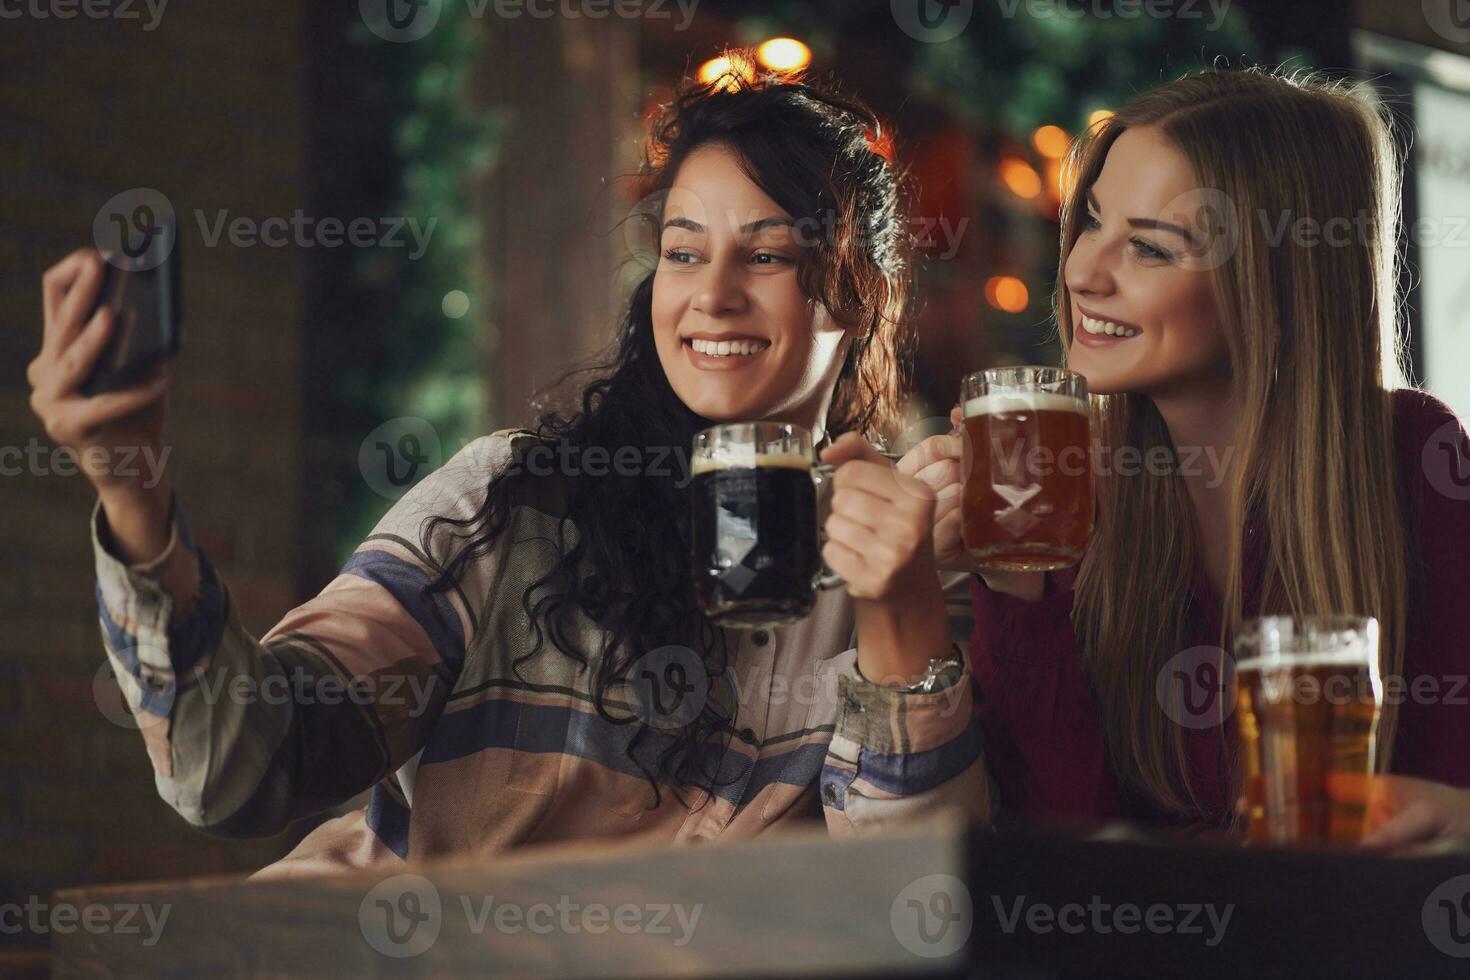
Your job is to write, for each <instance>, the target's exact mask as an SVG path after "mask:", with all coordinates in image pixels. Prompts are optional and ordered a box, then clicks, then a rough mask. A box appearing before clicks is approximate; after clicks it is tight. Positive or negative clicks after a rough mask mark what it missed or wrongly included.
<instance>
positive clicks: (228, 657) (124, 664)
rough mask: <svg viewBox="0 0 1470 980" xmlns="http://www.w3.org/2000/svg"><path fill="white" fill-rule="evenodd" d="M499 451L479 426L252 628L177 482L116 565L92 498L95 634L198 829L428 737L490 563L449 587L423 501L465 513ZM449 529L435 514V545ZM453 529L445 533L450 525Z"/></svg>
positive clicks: (313, 804)
mask: <svg viewBox="0 0 1470 980" xmlns="http://www.w3.org/2000/svg"><path fill="white" fill-rule="evenodd" d="M509 458H510V442H509V439H508V438H507V437H506V436H505V435H503V434H499V433H497V434H496V435H494V436H486V437H483V438H480V439H477V440H475V441H473V442H471V443H469V444H468V445H467V446H465V447H464V448H463V449H462V450H460V452H458V453H457V454H456V455H455V456H454V457H453V458H452V459H451V460H450V461H449V462H447V463H446V464H445V465H444V466H443V467H441V468H440V469H439V470H436V471H435V472H433V473H431V474H430V475H429V476H427V477H425V478H424V479H423V480H422V481H420V482H419V483H418V484H416V485H415V486H413V487H412V488H411V489H410V490H409V491H408V492H407V493H406V494H404V495H403V496H402V497H401V498H400V499H399V500H397V501H396V502H395V503H394V504H393V505H392V507H391V508H390V509H389V510H388V512H387V514H386V515H385V516H384V517H383V518H382V520H380V521H379V522H378V524H377V526H376V527H375V528H374V529H373V532H372V534H371V535H369V536H368V538H367V539H366V540H365V541H364V542H363V543H362V544H361V545H359V546H358V548H357V549H356V551H355V552H354V554H353V555H352V557H351V558H350V559H349V560H348V561H347V563H346V565H345V566H344V567H343V568H342V570H341V572H340V573H339V574H338V575H337V576H336V578H334V579H333V580H332V581H331V582H330V583H328V584H327V586H326V588H324V589H323V590H322V591H321V592H320V593H319V594H318V595H317V596H316V597H314V598H312V599H310V600H309V601H307V602H305V603H304V604H302V605H300V606H298V607H296V608H295V609H293V610H291V611H290V612H288V613H287V614H286V616H285V618H283V619H282V620H281V621H280V622H279V623H277V624H276V625H275V626H274V627H273V628H271V629H270V630H269V631H268V632H266V633H265V634H263V635H262V636H261V637H259V638H256V637H254V636H252V635H251V634H250V632H249V631H248V630H247V629H246V628H245V627H244V626H243V625H242V623H241V621H240V613H239V610H238V609H237V608H236V606H235V605H234V603H233V602H232V601H231V597H230V591H229V588H228V587H227V586H226V585H225V584H224V583H223V582H221V581H220V579H219V578H218V576H217V575H216V574H215V571H214V569H213V567H212V565H211V564H210V562H209V560H208V558H207V557H206V556H205V554H204V552H203V551H201V550H200V549H199V547H198V546H197V545H196V544H195V542H194V540H193V537H192V535H191V534H190V532H189V526H188V522H187V520H186V519H185V516H184V513H183V511H182V509H181V508H180V507H179V505H178V501H177V499H175V500H174V501H173V503H172V506H171V521H172V528H171V534H170V540H169V544H168V546H167V548H166V549H165V551H164V553H163V554H162V555H160V556H159V557H158V558H157V559H155V560H154V561H152V562H149V563H146V564H139V565H126V564H124V563H123V562H121V561H119V560H118V558H117V557H116V556H115V554H114V553H113V551H112V550H111V537H110V533H109V531H108V528H107V523H106V517H105V515H104V513H103V512H102V509H101V506H100V504H99V505H98V506H97V507H96V508H94V510H93V513H92V540H93V550H94V555H95V559H96V567H97V599H98V611H99V618H100V624H101V631H102V638H103V643H104V646H105V647H106V651H107V656H108V658H109V659H110V660H111V662H112V667H113V671H114V674H115V675H116V676H117V679H118V683H119V686H120V687H121V689H122V692H123V695H124V697H125V698H126V700H127V702H128V706H129V708H130V709H131V711H132V713H133V714H132V722H133V725H134V726H135V727H137V728H138V729H139V730H140V732H141V734H142V736H143V739H144V743H145V745H146V746H147V749H148V754H149V758H150V760H151V761H152V764H153V770H154V782H155V784H156V786H157V788H158V792H159V794H160V796H162V798H163V799H164V801H165V802H167V803H168V804H169V806H171V807H173V808H174V809H175V810H176V811H178V812H179V813H180V814H181V815H182V816H183V817H184V818H185V819H186V820H188V821H189V822H190V823H191V824H193V825H194V826H196V827H198V828H200V829H201V830H205V831H208V832H210V833H216V834H219V835H222V836H240V837H249V836H265V835H270V834H275V833H278V832H279V831H280V830H282V829H283V828H285V827H286V826H287V825H288V824H290V823H291V822H292V821H293V820H297V819H299V818H302V817H305V816H309V815H311V814H314V813H317V812H320V811H322V810H324V809H327V808H329V807H331V806H335V805H337V804H339V803H341V802H343V801H345V800H348V799H351V798H352V797H353V796H355V795H357V794H358V793H360V792H362V791H363V790H364V789H366V788H368V787H369V786H372V785H373V784H374V783H376V782H378V781H379V780H381V779H383V778H384V777H385V776H386V775H387V774H388V773H391V772H393V771H394V770H396V769H397V768H398V767H400V766H402V765H403V764H404V763H405V762H406V761H407V760H409V759H410V758H411V757H412V756H413V755H414V754H415V753H417V752H418V751H419V750H420V749H421V748H422V747H423V745H424V743H425V741H426V740H427V738H428V734H429V730H430V729H431V727H432V726H433V723H434V721H435V719H436V718H437V717H438V715H439V713H440V711H441V709H442V707H443V704H444V701H445V699H446V698H447V697H448V694H449V691H450V690H451V688H452V686H453V684H454V681H455V679H456V678H457V677H458V675H459V671H460V668H461V666H462V664H463V662H464V657H465V654H466V651H467V650H468V649H469V648H470V645H471V644H472V643H473V640H474V636H475V631H476V617H477V615H478V614H479V612H480V609H479V601H478V599H476V600H475V601H474V602H471V601H469V598H468V597H483V596H484V595H485V594H486V593H487V590H488V583H489V579H490V576H491V574H492V571H491V562H490V560H489V559H488V558H486V559H476V560H472V561H471V562H470V563H469V564H468V566H467V572H466V574H465V575H463V576H462V577H461V578H460V579H459V581H458V582H457V583H456V585H455V586H454V587H453V588H451V589H450V590H449V591H447V592H442V593H437V594H428V593H426V592H425V591H424V589H423V586H424V585H426V584H427V583H428V582H429V581H430V580H431V578H432V575H431V572H432V571H434V570H435V567H436V566H434V565H433V563H431V562H430V560H429V557H428V556H427V555H426V554H425V553H424V552H423V551H422V549H421V547H420V537H419V530H420V524H421V522H422V521H423V519H424V518H426V517H428V516H431V515H444V516H449V517H455V518H467V517H470V516H472V515H473V514H474V513H475V512H476V510H477V509H478V507H479V506H480V504H481V503H482V502H483V500H484V494H485V488H486V485H487V484H488V483H489V481H490V480H491V479H492V478H493V477H494V475H495V474H497V473H499V472H501V471H502V469H503V468H504V467H505V465H506V464H507V462H508V461H509ZM451 533H458V534H460V535H463V534H465V533H467V531H466V530H461V529H456V528H454V527H453V526H445V525H439V526H437V527H436V528H435V531H434V535H435V545H434V549H433V551H434V557H435V558H437V559H441V560H442V559H443V558H444V557H445V553H446V550H447V549H446V544H445V542H446V541H449V540H450V538H449V536H450V534H451ZM451 543H452V542H451Z"/></svg>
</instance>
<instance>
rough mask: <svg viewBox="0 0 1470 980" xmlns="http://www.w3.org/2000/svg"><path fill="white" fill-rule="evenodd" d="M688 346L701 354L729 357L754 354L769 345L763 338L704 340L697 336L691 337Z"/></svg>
mask: <svg viewBox="0 0 1470 980" xmlns="http://www.w3.org/2000/svg"><path fill="white" fill-rule="evenodd" d="M689 346H690V347H693V348H694V349H695V350H696V351H698V352H699V353H701V354H708V355H709V356H710V357H729V356H731V355H742V356H743V355H747V354H755V353H757V352H759V351H763V350H765V349H766V348H767V347H769V346H771V345H770V343H769V342H768V341H764V340H704V339H702V338H699V337H694V338H691V339H690V341H689Z"/></svg>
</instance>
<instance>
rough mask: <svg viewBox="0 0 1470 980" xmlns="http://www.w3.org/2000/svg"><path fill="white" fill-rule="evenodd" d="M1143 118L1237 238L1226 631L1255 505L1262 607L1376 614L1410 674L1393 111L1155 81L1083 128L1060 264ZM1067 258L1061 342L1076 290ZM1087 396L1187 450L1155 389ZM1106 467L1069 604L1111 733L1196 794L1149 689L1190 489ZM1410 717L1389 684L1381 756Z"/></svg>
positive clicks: (1213, 78)
mask: <svg viewBox="0 0 1470 980" xmlns="http://www.w3.org/2000/svg"><path fill="white" fill-rule="evenodd" d="M1143 126H1150V127H1156V129H1157V130H1158V131H1159V132H1160V133H1161V134H1162V135H1163V136H1164V137H1165V138H1166V139H1167V140H1168V141H1169V142H1170V143H1171V144H1172V145H1173V146H1174V147H1176V148H1177V149H1178V150H1179V151H1180V152H1181V153H1182V154H1183V155H1184V157H1185V158H1186V159H1187V160H1188V161H1189V162H1190V164H1191V165H1192V167H1193V169H1194V174H1195V177H1196V178H1197V180H1198V182H1199V185H1200V187H1202V188H1208V189H1210V190H1211V191H1214V192H1218V193H1217V194H1211V195H1210V196H1211V198H1212V203H1214V204H1215V205H1217V206H1218V207H1219V208H1220V210H1221V214H1220V218H1221V219H1222V220H1223V221H1224V222H1225V223H1226V224H1224V225H1222V226H1221V227H1223V228H1224V229H1225V230H1226V232H1227V234H1225V236H1224V238H1223V239H1222V240H1223V243H1224V246H1225V247H1229V248H1232V251H1230V252H1229V253H1228V258H1225V259H1224V261H1223V262H1222V263H1221V264H1218V265H1217V266H1216V267H1215V269H1214V271H1213V273H1212V280H1213V286H1214V295H1215V302H1216V304H1217V310H1218V314H1219V318H1220V323H1221V325H1222V328H1223V331H1224V334H1225V337H1226V339H1227V341H1228V350H1229V358H1230V367H1231V372H1232V379H1231V382H1230V384H1231V389H1232V397H1233V400H1234V403H1235V405H1236V406H1237V407H1238V411H1239V422H1238V428H1237V430H1236V432H1235V439H1234V445H1235V455H1234V459H1233V462H1232V464H1231V466H1230V474H1229V476H1230V493H1231V498H1230V499H1231V536H1230V541H1231V545H1230V553H1229V566H1228V567H1229V572H1228V578H1227V582H1228V586H1227V588H1226V594H1225V595H1224V596H1223V597H1222V599H1223V605H1222V615H1221V627H1222V628H1221V635H1220V645H1221V646H1222V647H1223V648H1225V649H1226V650H1228V649H1229V646H1230V644H1229V637H1230V636H1231V635H1232V634H1233V633H1234V632H1235V630H1236V629H1237V627H1238V625H1239V623H1240V620H1241V615H1242V614H1241V604H1242V584H1241V575H1242V567H1243V557H1242V538H1243V535H1244V527H1245V522H1246V515H1247V513H1250V512H1255V513H1258V514H1260V516H1261V517H1262V518H1263V519H1264V521H1265V525H1266V527H1267V528H1268V529H1269V534H1268V537H1269V543H1270V549H1269V552H1268V553H1267V554H1266V556H1265V561H1266V568H1265V574H1264V576H1263V578H1262V582H1261V594H1260V610H1259V611H1260V613H1261V614H1262V615H1266V614H1269V613H1282V614H1296V615H1305V614H1313V613H1348V614H1358V615H1371V616H1376V617H1377V618H1378V620H1379V623H1380V628H1381V649H1380V669H1381V671H1382V673H1383V675H1384V676H1385V677H1388V676H1390V675H1398V674H1399V673H1400V671H1401V666H1402V661H1403V647H1404V630H1405V619H1406V611H1405V609H1406V603H1407V597H1406V593H1407V586H1406V574H1407V573H1406V565H1407V557H1406V552H1405V547H1406V544H1405V539H1406V535H1405V532H1404V527H1403V523H1402V521H1401V520H1400V518H1399V515H1400V511H1399V508H1398V498H1399V493H1398V490H1397V488H1396V474H1395V466H1394V459H1395V457H1394V447H1393V418H1392V397H1391V391H1392V389H1394V388H1397V387H1399V386H1400V385H1401V384H1402V383H1403V379H1404V376H1405V371H1404V369H1403V360H1402V358H1403V348H1402V344H1401V342H1400V341H1399V331H1398V314H1397V311H1398V299H1397V296H1398V294H1397V262H1396V255H1397V251H1396V249H1397V237H1398V227H1399V186H1400V170H1399V164H1398V155H1397V153H1396V150H1395V145H1394V142H1393V137H1392V127H1391V124H1390V119H1389V117H1388V116H1387V114H1386V112H1385V111H1384V110H1383V109H1382V108H1381V107H1380V106H1379V105H1378V103H1376V102H1375V101H1374V100H1373V99H1372V98H1371V96H1370V95H1369V91H1368V90H1366V89H1365V88H1363V87H1360V86H1357V85H1351V84H1344V83H1334V82H1327V81H1324V80H1321V79H1319V78H1316V77H1312V76H1306V75H1300V74H1299V75H1292V76H1287V75H1283V74H1280V73H1277V72H1271V71H1265V70H1258V69H1250V70H1241V71H1207V72H1203V73H1200V74H1197V75H1192V76H1189V77H1185V78H1182V79H1179V80H1177V81H1174V82H1170V83H1167V84H1165V85H1162V86H1160V87H1158V88H1155V89H1153V90H1151V91H1149V92H1146V93H1144V94H1142V95H1140V96H1138V97H1137V98H1135V99H1133V100H1132V101H1131V102H1130V103H1129V104H1128V105H1127V107H1126V108H1124V109H1122V110H1121V111H1120V112H1118V113H1117V114H1116V115H1114V116H1112V117H1111V118H1109V119H1108V120H1106V121H1105V122H1103V123H1102V124H1100V125H1098V126H1097V127H1095V128H1094V129H1093V130H1092V131H1091V132H1089V133H1088V134H1085V135H1084V136H1083V137H1082V138H1081V139H1079V140H1078V141H1077V142H1076V144H1075V145H1074V146H1073V148H1072V152H1071V154H1070V156H1069V159H1068V165H1069V166H1068V172H1069V174H1070V176H1071V179H1070V180H1069V190H1068V193H1067V194H1066V200H1065V202H1064V205H1063V211H1062V268H1065V264H1066V260H1067V255H1068V253H1069V252H1070V251H1071V248H1072V245H1073V243H1075V242H1076V241H1077V238H1078V236H1079V234H1080V233H1081V231H1082V226H1083V222H1084V220H1085V218H1086V215H1087V206H1086V204H1085V200H1086V194H1087V191H1088V189H1089V188H1090V187H1091V185H1092V183H1093V182H1094V181H1095V180H1096V179H1097V177H1098V175H1099V173H1100V172H1101V170H1102V165H1103V161H1104V159H1105V158H1106V156H1107V153H1108V150H1109V148H1110V147H1111V146H1112V144H1113V142H1114V141H1115V140H1116V139H1117V138H1118V136H1119V134H1120V133H1122V132H1123V131H1124V130H1125V129H1128V128H1130V127H1143ZM1263 216H1269V219H1268V220H1262V218H1263ZM1283 216H1287V217H1289V219H1290V221H1292V222H1295V221H1296V220H1298V219H1299V218H1302V217H1305V218H1309V219H1313V220H1314V221H1316V222H1317V223H1318V224H1317V227H1318V228H1322V227H1324V226H1325V225H1326V224H1327V222H1328V221H1329V220H1330V219H1334V218H1337V219H1342V218H1346V219H1348V220H1349V221H1350V222H1352V224H1351V227H1352V228H1353V229H1354V234H1353V236H1352V237H1351V241H1350V243H1349V244H1347V245H1343V244H1340V243H1339V244H1335V245H1328V244H1325V243H1323V242H1320V241H1319V242H1318V243H1317V244H1316V245H1315V246H1314V245H1313V244H1311V243H1309V242H1307V241H1305V240H1301V241H1295V240H1292V239H1293V238H1294V237H1295V236H1286V237H1284V238H1283V239H1282V240H1281V241H1280V242H1279V243H1273V242H1272V241H1271V237H1272V230H1273V229H1279V228H1280V227H1282V226H1281V224H1280V218H1281V217H1283ZM1360 216H1361V218H1366V219H1367V220H1366V221H1363V220H1360ZM1217 230H1219V229H1217ZM1058 278H1059V282H1058V286H1057V297H1056V299H1057V302H1056V315H1057V322H1058V326H1059V329H1060V331H1061V335H1062V342H1063V349H1064V350H1065V349H1066V347H1067V346H1068V345H1069V344H1070V343H1071V339H1072V331H1073V324H1072V322H1071V309H1072V304H1071V301H1070V298H1069V294H1068V291H1067V287H1066V283H1065V280H1064V279H1062V277H1060V276H1059V277H1058ZM1093 412H1094V432H1095V433H1096V436H1097V438H1098V440H1099V442H1100V444H1101V445H1103V446H1110V447H1114V448H1115V449H1116V448H1117V447H1122V446H1125V445H1126V446H1134V447H1137V448H1138V449H1139V450H1140V451H1141V452H1142V454H1143V458H1150V457H1149V455H1148V454H1149V452H1150V450H1151V449H1152V448H1153V447H1156V446H1158V447H1166V448H1167V449H1168V450H1169V451H1170V452H1172V450H1173V446H1172V443H1171V441H1170V437H1169V431H1168V429H1167V427H1166V425H1165V423H1164V420H1163V418H1162V417H1161V416H1160V414H1159V411H1158V409H1157V408H1156V407H1155V405H1154V403H1153V401H1152V400H1151V399H1150V398H1148V397H1147V396H1144V395H1140V394H1121V395H1111V396H1102V397H1097V396H1095V397H1094V398H1093ZM1097 487H1098V490H1097V494H1098V522H1097V528H1096V531H1095V534H1094V537H1093V540H1092V542H1091V545H1090V546H1089V548H1088V552H1087V555H1086V557H1085V558H1084V560H1083V562H1082V565H1081V567H1080V569H1079V573H1078V579H1077V585H1076V602H1075V605H1074V622H1075V625H1076V629H1077V635H1078V640H1079V643H1080V645H1081V649H1082V652H1083V656H1084V658H1085V659H1086V661H1087V663H1088V666H1089V668H1090V670H1091V674H1092V678H1093V681H1094V683H1095V685H1096V689H1097V696H1098V702H1099V710H1100V712H1101V715H1102V723H1103V729H1104V734H1105V738H1106V742H1107V746H1108V750H1109V752H1110V754H1111V757H1112V760H1113V764H1114V766H1115V767H1116V769H1117V772H1118V775H1119V777H1120V778H1121V780H1122V782H1123V783H1124V785H1125V786H1127V787H1129V789H1130V790H1131V791H1132V792H1135V793H1140V794H1142V795H1143V796H1144V797H1145V798H1147V799H1148V800H1150V801H1151V802H1153V803H1154V804H1155V805H1158V806H1162V807H1163V808H1165V809H1167V810H1170V811H1173V812H1176V813H1180V814H1183V815H1194V816H1198V815H1200V814H1201V813H1202V811H1203V806H1202V804H1201V803H1200V801H1199V797H1198V795H1197V793H1196V790H1195V787H1194V785H1193V784H1192V781H1191V779H1190V775H1189V769H1188V765H1187V761H1186V755H1185V748H1184V744H1185V743H1184V735H1185V731H1184V729H1183V728H1182V727H1181V726H1179V725H1177V724H1174V723H1173V722H1171V721H1170V720H1169V719H1168V717H1167V716H1166V714H1165V712H1164V711H1163V710H1162V706H1161V705H1160V704H1159V702H1158V701H1157V700H1156V697H1155V680H1156V678H1157V676H1158V674H1159V671H1160V670H1161V669H1163V668H1164V665H1165V664H1166V662H1167V661H1168V660H1169V659H1170V657H1172V656H1174V655H1175V654H1177V653H1179V652H1181V648H1182V646H1183V637H1184V627H1185V616H1186V614H1187V611H1188V607H1189V603H1190V595H1191V584H1192V581H1193V577H1194V567H1195V566H1194V562H1195V556H1196V551H1197V545H1196V531H1195V521H1194V514H1193V510H1192V507H1191V505H1190V501H1189V498H1188V495H1187V493H1186V489H1185V486H1184V482H1183V480H1182V479H1180V478H1179V477H1178V476H1176V475H1172V474H1168V475H1160V474H1154V475H1150V474H1149V473H1144V474H1143V475H1139V476H1129V477H1126V478H1124V477H1109V476H1108V475H1107V474H1106V473H1103V472H1100V474H1099V479H1098V481H1097ZM1144 597H1146V598H1144ZM1396 729H1397V712H1396V711H1395V710H1394V709H1393V707H1392V706H1391V705H1386V706H1385V708H1384V713H1383V716H1382V718H1381V720H1380V723H1379V732H1378V752H1377V759H1378V765H1379V767H1380V769H1382V768H1386V767H1387V764H1388V762H1389V755H1390V748H1391V746H1392V744H1393V737H1394V733H1395V731H1396ZM1235 778H1237V779H1238V776H1236V777H1235Z"/></svg>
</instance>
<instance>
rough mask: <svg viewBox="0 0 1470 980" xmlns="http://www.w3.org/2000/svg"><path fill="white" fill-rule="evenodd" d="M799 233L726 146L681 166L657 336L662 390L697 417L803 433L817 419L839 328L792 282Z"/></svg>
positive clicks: (658, 277)
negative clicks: (775, 424) (764, 423)
mask: <svg viewBox="0 0 1470 980" xmlns="http://www.w3.org/2000/svg"><path fill="white" fill-rule="evenodd" d="M805 233H806V234H807V235H808V236H809V235H810V232H805ZM802 234H803V231H799V230H798V229H797V228H795V227H794V226H793V220H792V216H791V215H790V214H788V213H786V211H785V210H783V209H782V208H781V207H780V206H779V205H777V204H776V202H774V201H773V200H771V199H770V197H768V196H767V195H766V193H765V192H764V191H762V190H761V189H760V188H759V187H757V186H756V185H755V183H754V182H752V181H751V179H750V178H749V177H748V176H746V174H745V172H744V170H743V169H742V168H741V166H740V162H739V159H738V158H737V157H736V156H735V154H733V153H732V152H731V151H730V150H729V149H727V148H726V147H724V146H719V145H707V146H703V147H700V148H699V149H697V150H695V151H694V152H692V153H690V154H689V156H688V157H687V158H686V159H685V160H684V162H683V164H682V165H681V166H680V167H679V171H678V174H677V176H676V178H675V181H674V184H673V186H672V187H671V188H670V190H669V195H668V199H667V201H666V202H665V204H664V211H663V227H662V231H661V236H660V241H659V252H660V258H659V262H658V267H657V269H656V270H655V272H654V279H653V334H654V344H655V346H656V348H657V350H658V358H659V362H660V363H661V364H662V365H663V369H664V374H665V375H666V376H667V377H668V379H669V384H670V385H672V386H673V389H674V392H675V394H677V395H678V396H679V399H680V400H681V401H682V402H683V403H684V404H685V405H687V406H688V407H689V408H690V409H691V410H692V411H694V412H695V413H697V414H698V415H701V416H703V417H704V418H707V419H710V420H711V421H715V422H725V421H754V420H760V419H778V420H782V421H791V422H796V423H798V424H802V425H808V426H810V425H813V424H814V423H815V422H817V421H818V420H819V419H820V418H821V417H822V416H823V415H824V414H825V410H826V404H827V402H828V400H830V398H831V395H832V389H833V387H834V385H835V384H836V381H837V375H838V373H839V372H840V371H841V369H842V358H843V355H844V354H845V352H846V349H847V344H846V343H845V339H846V332H845V331H844V330H843V328H842V327H841V326H839V325H837V324H836V323H835V322H833V320H832V319H831V317H830V316H829V315H828V314H827V311H826V309H825V308H824V307H823V306H822V305H821V304H820V303H817V302H815V301H813V300H812V299H810V298H809V297H808V296H807V295H806V294H805V292H804V291H803V290H802V288H801V284H800V283H799V282H798V277H797V263H798V259H799V258H800V257H801V254H800V249H801V248H802V247H803V246H802Z"/></svg>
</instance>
